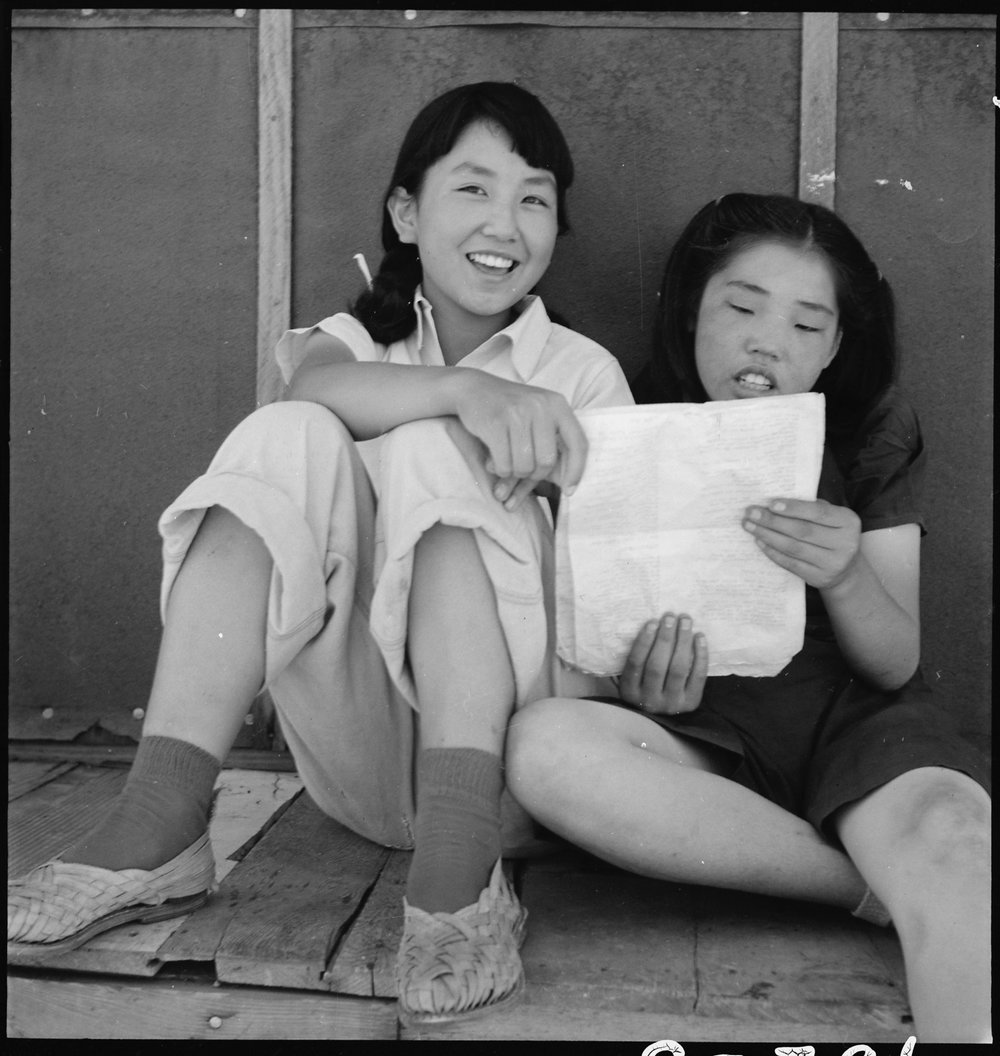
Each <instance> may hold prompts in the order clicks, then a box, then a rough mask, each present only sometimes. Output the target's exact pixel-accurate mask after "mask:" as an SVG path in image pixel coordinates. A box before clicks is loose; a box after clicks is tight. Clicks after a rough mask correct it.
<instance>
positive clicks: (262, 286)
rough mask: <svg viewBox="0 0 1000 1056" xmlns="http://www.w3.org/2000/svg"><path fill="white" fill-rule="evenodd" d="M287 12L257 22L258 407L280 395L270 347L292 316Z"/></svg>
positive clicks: (271, 12) (265, 13) (265, 12)
mask: <svg viewBox="0 0 1000 1056" xmlns="http://www.w3.org/2000/svg"><path fill="white" fill-rule="evenodd" d="M292 15H293V12H292V11H291V10H277V9H275V10H261V11H260V16H259V17H260V21H259V26H258V73H257V77H258V83H257V101H258V102H257V115H258V116H257V129H258V132H257V135H258V144H257V150H258V159H257V171H258V198H257V202H258V204H257V406H258V407H261V406H263V405H264V404H265V403H271V402H272V401H273V400H275V399H276V398H277V397H278V396H279V395H280V393H281V387H282V382H281V375H280V372H279V370H278V366H277V364H276V363H275V361H274V346H275V345H276V344H277V342H278V338H279V337H281V335H282V334H283V333H284V332H285V330H287V329H288V327H289V325H290V320H291V290H292V280H291V258H292Z"/></svg>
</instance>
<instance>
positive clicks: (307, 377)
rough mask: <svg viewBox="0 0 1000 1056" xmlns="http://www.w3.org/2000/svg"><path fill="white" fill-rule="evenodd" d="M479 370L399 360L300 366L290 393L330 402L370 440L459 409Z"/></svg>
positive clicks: (327, 404) (295, 397)
mask: <svg viewBox="0 0 1000 1056" xmlns="http://www.w3.org/2000/svg"><path fill="white" fill-rule="evenodd" d="M475 373H477V372H475V371H472V370H470V369H468V368H463V367H423V366H405V365H402V364H397V363H324V364H318V365H316V366H312V367H303V368H300V369H299V370H298V371H297V372H296V374H295V376H294V377H293V378H292V381H291V384H290V385H289V388H288V397H287V398H288V399H290V400H308V401H310V402H312V403H320V404H322V405H323V406H324V407H328V408H329V409H330V410H331V411H333V412H334V414H336V415H337V417H338V418H340V420H341V421H342V422H343V423H344V424H345V425H346V426H347V428H348V429H349V430H350V432H351V435H352V436H353V437H354V438H355V439H356V440H369V439H371V438H372V437H375V436H381V435H382V433H385V432H388V431H389V430H390V429H394V428H395V427H396V426H398V425H402V424H403V423H405V422H412V421H416V420H417V419H420V418H439V417H444V416H446V415H452V414H455V413H456V407H457V406H458V402H459V399H460V394H461V393H462V391H463V390H464V389H466V388H468V387H469V385H470V384H473V383H474V381H475V379H474V378H473V377H471V376H472V375H474V374H475Z"/></svg>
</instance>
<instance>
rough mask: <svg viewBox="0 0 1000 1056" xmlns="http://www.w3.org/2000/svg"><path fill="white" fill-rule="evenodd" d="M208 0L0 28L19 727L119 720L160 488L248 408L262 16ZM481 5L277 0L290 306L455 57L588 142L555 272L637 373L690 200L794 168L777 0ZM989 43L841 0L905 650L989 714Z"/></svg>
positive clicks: (982, 724)
mask: <svg viewBox="0 0 1000 1056" xmlns="http://www.w3.org/2000/svg"><path fill="white" fill-rule="evenodd" d="M396 14H398V13H396ZM224 15H228V13H227V12H222V13H219V14H218V16H215V15H213V16H212V17H211V18H209V16H208V15H206V14H204V13H202V14H201V15H198V16H197V17H198V18H201V19H202V21H203V22H204V23H205V24H203V25H199V26H198V27H197V28H195V21H196V17H195V13H190V18H191V20H192V23H191V25H192V28H179V27H182V26H183V25H184V23H185V18H186V17H187V15H186V13H185V12H179V13H177V12H174V13H173V14H172V15H171V16H170V17H171V20H172V24H173V25H174V26H175V28H163V27H161V28H144V29H135V28H130V27H129V24H128V17H130V16H122V17H121V18H120V19H119V21H120V23H121V25H120V26H119V27H118V28H111V27H108V28H88V29H87V30H86V31H74V30H59V29H45V30H31V29H17V28H15V31H14V34H13V82H12V83H13V100H12V102H13V118H12V120H13V124H12V131H13V148H14V149H13V159H14V164H13V176H12V204H13V271H14V275H13V286H12V342H11V346H12V353H11V396H12V403H11V438H12V455H11V458H12V462H11V498H12V511H11V550H12V561H11V588H10V593H11V656H10V670H11V680H10V683H11V701H12V705H11V730H12V735H13V736H16V737H31V738H35V737H40V738H46V737H58V738H68V737H72V736H74V735H76V734H77V733H79V732H80V731H81V730H84V729H87V728H88V727H90V726H92V725H93V724H94V723H97V722H100V723H101V725H102V726H103V727H104V728H105V729H108V730H112V731H115V732H118V733H123V734H129V733H132V734H134V733H136V732H137V731H138V727H139V722H138V720H136V719H135V718H133V716H132V712H133V709H134V708H136V707H142V706H144V704H145V697H146V693H147V689H148V684H149V679H150V676H151V674H152V670H153V664H154V660H155V651H156V643H157V640H158V634H159V618H158V605H157V600H158V599H157V592H158V584H159V542H158V537H157V534H156V518H157V516H158V514H159V512H160V510H161V509H162V508H163V507H164V506H165V505H166V504H167V503H168V502H169V501H170V500H171V498H173V496H174V495H175V494H176V493H177V492H178V491H180V490H181V488H182V487H183V486H184V485H185V484H186V483H187V482H188V481H189V480H190V479H191V478H192V477H193V476H195V475H196V474H197V473H198V472H200V471H201V469H202V468H203V467H204V465H205V464H206V463H207V462H208V460H209V459H210V457H211V455H212V453H213V452H214V450H215V448H216V447H217V446H218V444H219V443H220V442H221V440H222V438H223V437H224V436H225V435H226V433H227V432H228V431H229V430H230V429H231V428H232V426H233V425H235V423H236V422H237V421H238V420H239V419H240V418H241V417H243V416H244V415H245V414H246V413H248V412H249V411H250V410H251V409H252V408H253V403H254V387H255V384H254V379H255V342H256V334H255V325H256V300H255V291H256V174H257V170H256V164H257V159H256V145H255V144H256V134H257V129H256V76H257V69H256V36H255V29H254V27H253V26H252V25H250V24H247V25H244V26H242V27H240V28H233V29H224V28H218V27H217V26H215V25H214V23H215V22H221V21H224V19H223V17H222V16H224ZM502 16H503V13H502V12H501V13H489V17H488V19H486V20H487V21H490V23H491V24H489V25H485V24H484V25H465V26H455V25H447V24H446V23H447V21H448V19H447V18H445V17H444V16H442V17H440V18H438V20H437V22H438V23H439V24H436V25H430V26H428V25H421V24H414V25H406V24H404V23H403V22H402V21H401V19H400V18H396V17H395V15H394V14H393V13H391V12H382V13H378V14H376V15H374V16H373V17H372V18H371V19H370V21H371V22H372V23H373V24H371V25H366V26H360V25H357V24H352V20H351V17H350V13H349V12H334V13H329V12H297V13H296V19H297V23H298V25H299V28H297V29H296V32H295V54H294V69H295V85H294V87H295V96H294V109H295V155H294V168H293V179H294V188H293V190H294V258H293V303H292V315H293V324H294V325H303V324H308V323H311V322H315V321H317V320H318V319H319V318H321V317H322V316H323V315H325V314H328V313H330V312H332V311H336V310H340V309H342V308H343V307H344V305H345V304H346V302H347V301H348V300H349V299H350V298H351V297H353V296H354V295H355V294H356V293H357V291H358V288H359V282H360V278H359V275H358V273H357V271H356V269H355V267H354V264H353V263H352V261H351V256H352V254H353V253H355V252H359V251H361V252H364V253H365V254H366V255H367V256H368V259H369V261H370V262H371V263H372V264H373V265H374V264H375V263H377V260H378V257H379V245H378V223H379V218H378V215H377V213H378V201H379V198H380V196H381V193H382V191H383V184H384V181H385V179H387V177H388V174H389V170H390V168H391V163H392V160H393V155H394V153H395V150H396V149H397V146H398V143H399V139H400V136H401V134H402V132H403V130H404V129H405V127H406V125H407V124H408V122H409V120H410V118H411V117H412V115H413V114H414V113H415V112H416V110H417V109H418V108H419V106H420V105H421V104H422V103H423V102H424V101H426V100H428V99H429V98H431V97H432V96H433V95H435V94H436V93H438V92H439V91H442V90H444V89H446V88H448V87H451V86H453V85H455V84H458V83H461V82H464V81H468V80H473V79H487V78H498V79H514V80H517V81H519V82H520V83H522V84H524V85H525V86H527V87H529V88H531V89H532V90H534V91H536V92H537V93H538V94H539V95H540V96H541V97H542V98H543V100H545V102H546V103H547V104H548V105H549V107H550V109H551V110H552V111H553V113H554V114H555V115H556V117H557V118H558V120H559V121H560V123H561V124H562V125H563V127H564V130H565V131H566V134H567V138H568V140H569V142H570V145H571V147H572V149H573V152H574V157H575V160H576V162H577V170H578V175H577V182H576V185H575V186H574V188H573V191H572V192H571V197H570V218H571V221H572V226H573V231H572V233H571V234H570V235H568V236H567V237H566V238H565V239H564V240H563V241H562V242H561V244H560V246H559V248H558V250H557V255H556V259H555V263H554V266H553V269H552V271H551V272H550V275H549V276H547V277H546V279H545V280H544V285H543V292H544V294H545V296H546V299H547V301H548V302H549V303H550V304H551V305H552V306H554V307H555V308H557V310H558V311H559V312H561V313H562V314H563V315H565V316H566V317H568V319H569V321H570V322H571V324H572V325H574V326H575V327H576V328H577V329H579V330H581V331H583V332H584V333H587V334H589V335H590V336H592V337H594V338H595V339H596V340H598V341H600V342H601V343H602V344H604V345H605V346H606V347H608V348H609V349H611V350H612V351H613V352H614V353H615V354H616V355H618V356H619V358H620V359H621V361H622V363H623V365H624V367H625V369H626V371H627V373H629V374H634V373H635V371H636V370H638V369H639V367H640V366H641V365H642V363H643V362H644V359H645V357H646V355H647V348H648V344H649V340H650V334H651V322H652V315H653V311H654V308H655V298H656V289H657V286H658V284H659V279H660V272H661V269H662V266H663V262H664V260H665V257H666V253H667V250H668V247H669V243H670V241H671V239H672V238H673V237H674V236H675V235H676V234H677V233H678V231H679V230H680V228H681V226H682V225H683V223H684V222H685V221H686V220H687V219H688V217H689V216H690V215H691V213H692V212H693V211H694V210H695V209H696V208H697V207H698V206H700V205H701V204H703V202H705V201H706V200H708V199H709V198H711V197H715V196H717V195H719V194H722V193H724V192H726V191H733V190H737V189H745V190H753V191H766V190H777V191H782V192H786V193H794V191H795V187H796V179H797V167H798V156H797V140H798V85H799V70H798V63H799V33H798V23H797V20H796V19H795V18H794V16H791V15H782V16H773V17H771V19H770V21H768V18H769V17H770V16H760V17H761V18H762V19H763V20H764V21H763V22H762V24H763V25H764V27H765V28H759V29H742V28H731V27H732V25H733V23H732V16H723V15H720V16H710V15H706V14H704V13H694V15H693V16H692V22H693V23H695V24H698V25H699V28H690V27H689V28H678V27H677V26H676V25H673V24H672V25H670V26H668V27H665V28H664V27H658V26H657V25H656V24H655V19H656V17H657V16H656V15H655V14H650V13H646V14H643V15H642V16H641V17H636V18H635V19H632V22H633V23H642V24H629V19H627V18H624V17H622V18H618V17H617V16H614V15H611V14H607V13H605V14H604V15H603V16H602V18H601V19H600V22H601V24H600V25H598V24H597V21H596V20H595V22H594V23H593V24H591V25H585V26H582V27H581V26H576V27H574V26H570V25H566V24H561V25H551V26H546V25H543V24H540V23H536V24H532V25H527V24H522V25H516V26H504V25H502V24H501V22H502ZM914 17H916V16H914ZM940 17H941V18H943V16H940ZM699 18H701V19H702V21H703V22H704V25H701V24H700V23H698V19H699ZM713 18H714V19H715V22H712V19H713ZM894 18H895V16H894ZM394 19H395V21H394ZM666 19H667V16H664V21H665V22H666ZM727 19H728V20H729V21H728V22H727V21H726V20H727ZM333 21H338V22H339V23H340V24H339V25H329V24H324V23H329V22H333ZM357 21H358V19H354V23H357ZM554 21H558V19H554ZM578 21H579V19H578ZM902 21H904V22H905V20H902ZM417 22H418V23H419V19H418V20H417ZM209 23H212V24H209ZM710 23H711V24H710ZM719 26H728V27H730V28H719ZM993 49H994V33H993V31H992V30H991V29H988V28H983V27H982V26H980V27H979V28H972V29H955V28H949V27H948V26H947V25H946V24H942V25H940V26H938V27H937V28H934V29H929V30H923V29H917V28H912V29H903V30H896V29H894V28H892V26H891V25H890V26H888V27H885V28H883V29H881V30H876V29H871V28H867V23H864V24H863V23H862V16H860V15H853V16H844V18H843V19H842V28H841V33H840V92H839V97H838V108H839V125H838V128H839V131H838V142H837V153H838V159H837V196H838V197H837V201H838V207H839V208H840V210H841V211H842V212H843V214H844V215H845V217H846V218H847V219H848V221H849V222H850V223H851V224H852V225H854V226H855V227H856V228H857V230H858V231H859V233H860V234H861V235H862V237H863V238H864V239H865V241H866V242H867V243H868V244H869V246H870V247H871V248H872V250H873V252H874V253H875V255H876V257H877V258H878V259H879V260H880V262H881V264H882V266H883V270H884V271H885V272H886V274H887V275H888V276H889V278H890V279H891V280H892V281H893V283H894V285H895V288H896V290H897V294H898V300H899V309H900V320H901V326H900V330H901V344H902V347H903V351H904V364H905V366H904V374H903V380H904V384H905V385H906V387H907V389H908V390H909V391H910V393H911V395H912V396H913V398H914V401H915V402H916V404H917V406H918V408H919V410H920V413H921V418H922V421H923V424H924V429H925V433H926V436H927V439H928V443H929V446H930V449H931V456H932V462H931V473H930V483H929V487H930V492H929V496H928V510H929V528H930V534H929V535H928V537H927V539H926V541H925V574H924V590H923V600H924V626H925V646H924V652H925V657H926V664H927V668H928V672H929V674H930V675H931V678H932V681H934V682H935V684H936V685H937V686H938V688H939V691H940V693H941V698H942V700H943V701H944V702H945V703H946V704H947V705H948V706H949V707H952V708H954V709H955V710H956V711H957V712H958V714H959V715H960V717H961V719H962V722H963V725H965V726H966V728H967V729H969V730H970V731H974V732H977V733H983V732H984V731H985V730H986V728H987V722H988V702H989V685H988V678H987V671H988V658H989V650H990V634H989V623H988V611H989V606H990V599H991V574H992V573H991V540H992V526H991V524H990V512H991V504H990V501H989V496H990V489H991V480H992V477H991V450H992V418H991V416H992V384H991V382H992V336H993V319H992V304H993V297H992V292H993V288H992V266H993V257H992V254H993V243H992V238H993V228H994V222H993V215H992V202H993V181H994V169H993V134H994V133H993V128H994V125H993V122H994V115H993V106H992V103H991V97H992V91H993V89H992V82H993V61H992V59H993V54H994V51H993ZM46 709H52V713H53V714H52V716H51V717H49V718H45V717H44V715H45V713H46Z"/></svg>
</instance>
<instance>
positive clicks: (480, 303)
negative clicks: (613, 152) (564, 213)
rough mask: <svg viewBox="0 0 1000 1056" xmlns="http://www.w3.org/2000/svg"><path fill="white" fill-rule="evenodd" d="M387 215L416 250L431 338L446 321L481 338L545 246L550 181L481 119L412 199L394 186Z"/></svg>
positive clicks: (514, 297) (552, 219)
mask: <svg viewBox="0 0 1000 1056" xmlns="http://www.w3.org/2000/svg"><path fill="white" fill-rule="evenodd" d="M389 209H390V215H391V216H392V218H393V221H394V223H395V225H396V231H397V234H398V235H399V237H400V240H401V241H402V242H412V243H415V244H416V246H417V248H418V250H419V253H420V263H421V267H422V268H423V280H422V281H423V291H424V294H425V296H426V297H427V298H428V300H430V302H431V304H432V305H433V306H434V311H435V317H436V319H437V322H438V328H439V333H440V330H441V327H442V326H448V325H449V323H450V322H457V323H458V324H459V325H460V326H461V325H463V324H464V325H466V326H468V325H469V324H470V323H472V324H476V323H478V324H479V326H480V328H481V329H483V331H484V335H485V336H488V335H489V334H490V333H494V332H496V331H497V330H500V329H502V328H503V327H504V326H506V325H507V323H508V322H509V321H510V310H511V308H512V307H513V305H515V304H516V303H517V302H518V301H519V300H520V299H521V298H522V297H523V296H524V295H525V294H527V293H530V292H531V290H532V288H533V287H534V286H535V284H536V283H537V282H538V280H539V279H540V278H541V277H542V275H544V274H545V270H546V268H548V266H549V261H550V260H551V259H552V253H553V250H554V249H555V243H556V235H557V233H558V189H557V187H556V181H555V177H554V176H553V175H552V173H551V172H549V171H548V170H547V169H536V168H533V167H532V166H530V165H529V164H528V163H527V162H526V161H525V160H524V158H522V157H521V156H520V155H519V154H518V153H517V152H516V151H515V150H514V149H513V146H512V144H511V141H510V138H509V136H508V135H507V134H506V133H505V132H503V131H499V130H496V129H494V128H492V127H491V126H489V125H487V124H485V123H484V122H482V121H477V122H475V123H473V124H471V125H470V126H469V127H468V128H467V129H466V130H465V131H464V132H463V133H462V135H461V136H460V137H459V138H458V141H457V142H456V143H455V146H454V147H453V148H452V150H451V151H450V152H449V153H448V154H446V155H445V156H444V157H442V158H440V159H439V160H438V161H436V162H435V163H434V164H433V165H432V166H431V167H430V168H429V169H428V170H427V172H426V173H425V174H424V178H423V181H422V184H421V187H420V191H419V193H418V194H417V195H416V196H412V195H409V194H407V193H406V192H404V191H403V190H402V189H397V191H396V192H395V193H394V195H393V197H392V199H391V200H390V203H389Z"/></svg>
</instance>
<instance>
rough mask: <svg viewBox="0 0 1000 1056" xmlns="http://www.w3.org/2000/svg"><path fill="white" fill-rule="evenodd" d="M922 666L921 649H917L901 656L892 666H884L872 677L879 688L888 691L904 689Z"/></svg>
mask: <svg viewBox="0 0 1000 1056" xmlns="http://www.w3.org/2000/svg"><path fill="white" fill-rule="evenodd" d="M919 666H920V651H919V649H915V650H914V651H913V652H912V653H910V654H907V655H904V656H900V657H899V658H898V659H897V660H896V662H895V663H894V664H892V665H891V666H890V667H886V668H883V669H882V670H881V671H879V672H877V674H875V675H874V677H873V678H872V681H873V682H874V683H875V685H876V687H877V688H878V689H881V690H884V691H885V692H886V693H893V692H895V691H896V690H897V689H902V688H903V686H905V685H906V683H907V682H909V681H910V679H911V678H913V676H914V675H915V674H916V673H917V668H918V667H919Z"/></svg>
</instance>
